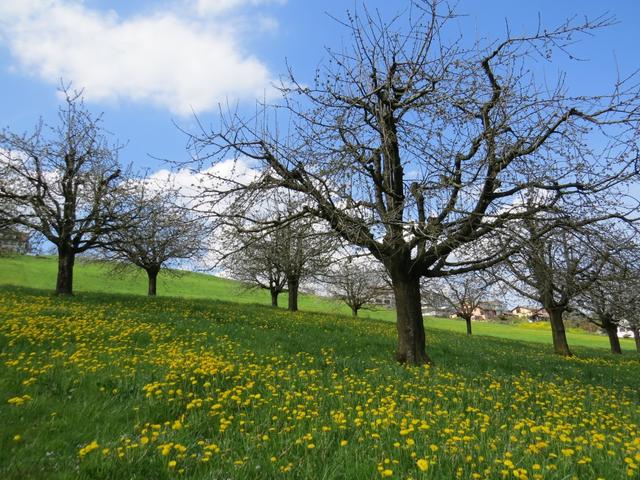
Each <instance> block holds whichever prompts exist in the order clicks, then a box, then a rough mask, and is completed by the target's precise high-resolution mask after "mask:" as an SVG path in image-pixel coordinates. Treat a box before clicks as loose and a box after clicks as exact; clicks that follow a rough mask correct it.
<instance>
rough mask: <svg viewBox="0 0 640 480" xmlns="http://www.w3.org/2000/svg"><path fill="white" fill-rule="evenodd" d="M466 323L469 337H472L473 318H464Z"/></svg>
mask: <svg viewBox="0 0 640 480" xmlns="http://www.w3.org/2000/svg"><path fill="white" fill-rule="evenodd" d="M464 321H465V322H466V323H467V335H471V317H464Z"/></svg>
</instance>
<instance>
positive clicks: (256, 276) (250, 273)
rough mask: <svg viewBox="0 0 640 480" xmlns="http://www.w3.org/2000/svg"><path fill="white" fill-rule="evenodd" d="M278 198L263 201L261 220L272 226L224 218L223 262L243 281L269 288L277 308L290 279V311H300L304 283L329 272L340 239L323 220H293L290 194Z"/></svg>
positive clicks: (240, 216)
mask: <svg viewBox="0 0 640 480" xmlns="http://www.w3.org/2000/svg"><path fill="white" fill-rule="evenodd" d="M277 200H279V201H277V202H275V203H269V202H263V203H262V205H261V211H260V220H259V222H260V223H261V224H262V225H268V227H264V228H263V227H259V228H255V227H254V226H253V225H252V222H246V221H245V218H244V217H243V216H242V215H233V216H228V217H227V218H226V219H225V220H224V221H223V222H222V225H223V228H224V229H225V230H226V233H225V235H224V238H225V239H226V240H225V242H224V243H225V246H224V249H223V250H225V251H222V252H220V253H221V254H222V261H221V264H222V265H224V266H226V267H227V268H228V269H229V271H230V272H231V273H232V274H233V275H234V276H235V277H236V278H238V279H239V280H244V281H249V282H251V283H253V284H256V285H258V286H260V287H263V288H269V290H270V291H271V295H272V305H274V306H275V304H277V296H278V294H279V293H280V292H282V291H283V290H282V286H283V284H284V283H286V291H287V293H288V309H289V310H290V311H292V312H295V311H297V310H298V293H299V289H300V284H301V283H302V282H303V281H305V280H309V279H313V278H319V277H321V276H322V275H323V274H324V272H325V271H326V269H327V268H328V267H329V266H330V265H331V261H332V258H331V254H332V253H333V251H334V250H335V249H336V248H337V244H338V242H337V239H336V236H335V235H333V233H332V232H331V231H330V230H328V229H327V228H326V227H325V226H324V225H322V224H321V223H320V222H318V221H317V220H315V219H313V218H310V217H308V216H307V217H304V216H298V217H296V218H292V217H291V216H290V215H289V212H290V211H291V209H292V205H293V201H292V200H291V199H290V198H282V197H280V198H278V199H277ZM284 219H286V220H284ZM232 264H233V265H232Z"/></svg>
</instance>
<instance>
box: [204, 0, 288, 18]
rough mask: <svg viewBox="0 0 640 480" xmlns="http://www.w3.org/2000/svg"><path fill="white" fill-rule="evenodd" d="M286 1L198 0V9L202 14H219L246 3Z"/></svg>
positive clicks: (282, 1)
mask: <svg viewBox="0 0 640 480" xmlns="http://www.w3.org/2000/svg"><path fill="white" fill-rule="evenodd" d="M269 3H278V4H282V3H285V0H197V2H196V9H197V11H198V13H199V14H200V15H219V14H221V13H225V12H227V11H229V10H233V9H234V8H238V7H242V6H245V5H252V6H258V5H265V4H269Z"/></svg>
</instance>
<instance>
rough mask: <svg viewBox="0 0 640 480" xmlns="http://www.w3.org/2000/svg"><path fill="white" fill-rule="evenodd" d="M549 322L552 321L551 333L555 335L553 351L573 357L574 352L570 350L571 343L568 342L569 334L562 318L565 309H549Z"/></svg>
mask: <svg viewBox="0 0 640 480" xmlns="http://www.w3.org/2000/svg"><path fill="white" fill-rule="evenodd" d="M547 311H548V312H549V322H550V323H551V333H552V335H553V351H554V352H555V353H556V354H558V355H563V356H565V357H571V356H572V355H573V354H572V353H571V350H569V343H568V342H567V334H566V332H565V330H564V321H563V320H562V314H563V313H564V309H558V308H556V309H549V308H547Z"/></svg>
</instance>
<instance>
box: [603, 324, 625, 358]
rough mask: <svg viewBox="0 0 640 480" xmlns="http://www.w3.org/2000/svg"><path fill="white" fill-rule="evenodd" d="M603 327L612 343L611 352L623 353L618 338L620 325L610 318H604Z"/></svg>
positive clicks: (610, 343)
mask: <svg viewBox="0 0 640 480" xmlns="http://www.w3.org/2000/svg"><path fill="white" fill-rule="evenodd" d="M602 327H603V328H604V330H605V331H606V332H607V335H609V345H611V353H616V354H621V353H622V349H621V348H620V339H619V338H618V326H617V325H616V324H615V323H613V322H612V321H611V320H610V319H609V318H607V317H604V318H602Z"/></svg>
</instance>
